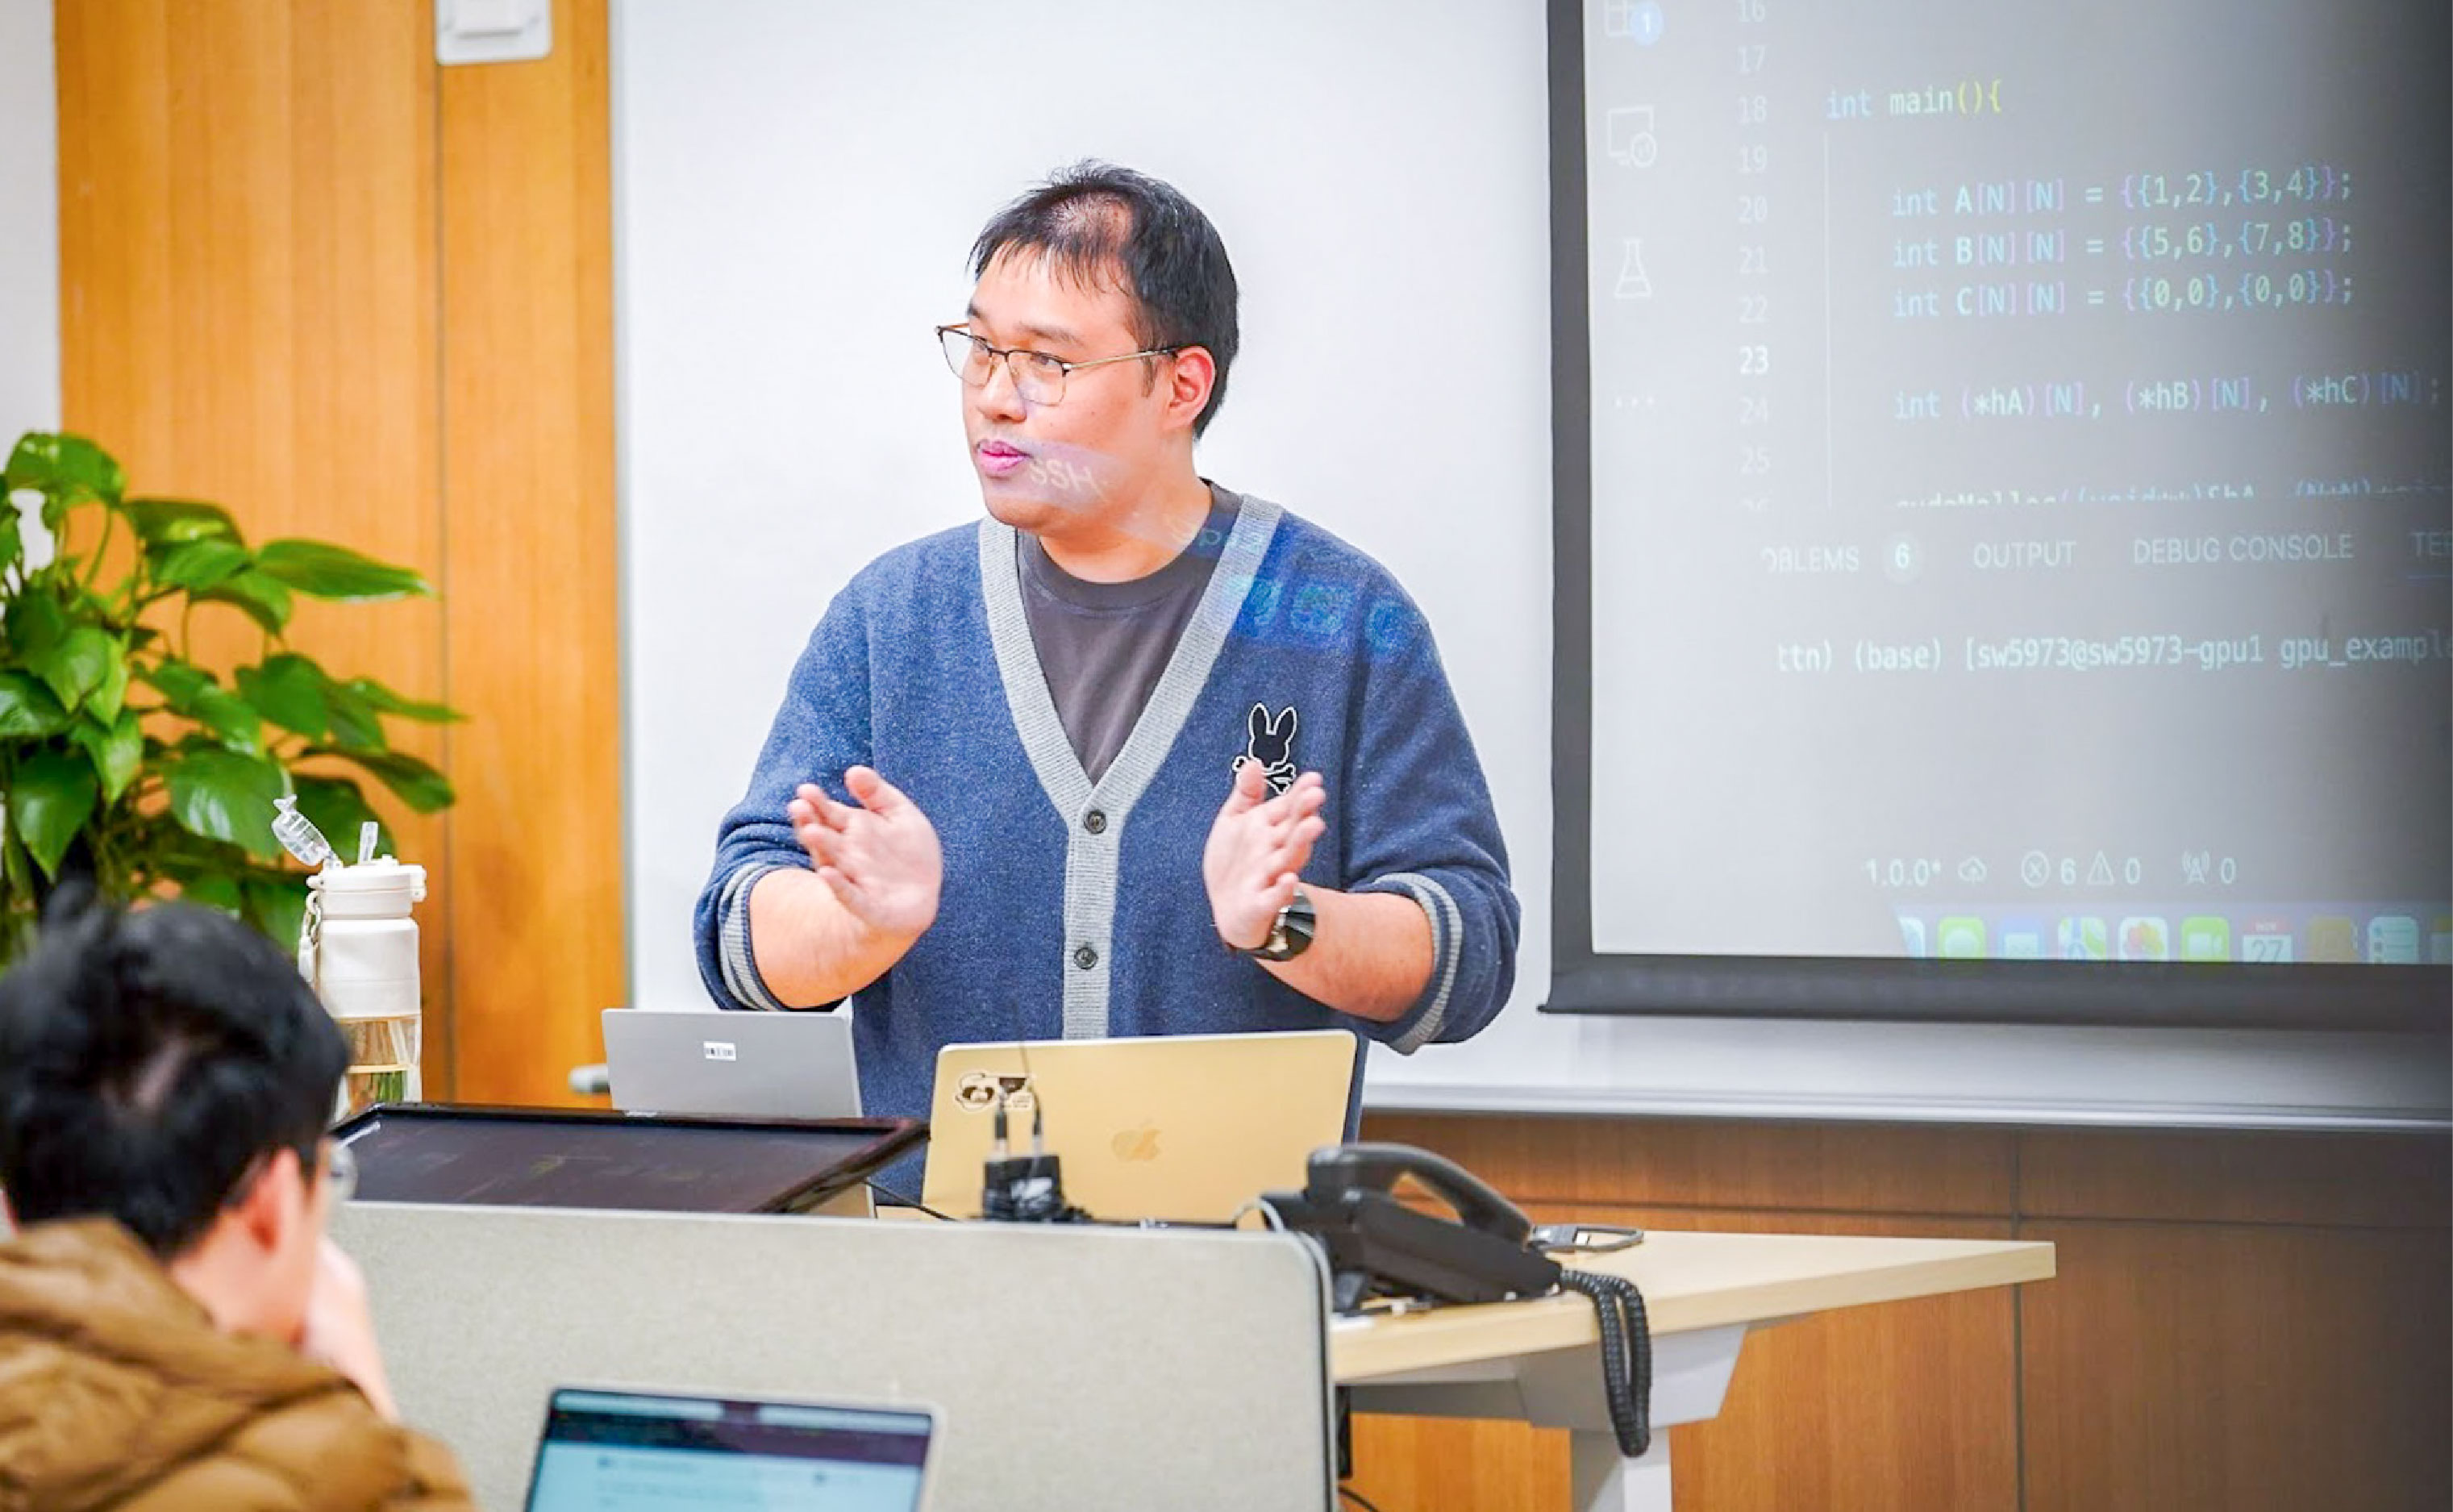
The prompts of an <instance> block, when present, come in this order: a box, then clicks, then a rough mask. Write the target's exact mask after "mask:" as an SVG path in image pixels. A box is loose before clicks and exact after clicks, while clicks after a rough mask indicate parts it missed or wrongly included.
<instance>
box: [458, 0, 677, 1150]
mask: <svg viewBox="0 0 2453 1512" xmlns="http://www.w3.org/2000/svg"><path fill="white" fill-rule="evenodd" d="M553 31H554V39H553V55H552V56H551V57H549V58H547V59H545V60H543V61H541V62H535V63H521V64H505V65H492V66H487V67H480V68H455V69H447V70H444V72H443V84H442V129H443V138H442V140H443V148H442V164H441V169H442V179H441V185H442V188H441V201H440V209H441V225H442V249H443V252H442V256H443V264H442V285H443V312H444V318H443V383H444V397H443V448H444V463H443V481H444V500H445V560H446V564H447V565H446V572H447V573H448V575H449V580H450V584H451V594H450V597H449V600H448V602H447V603H446V605H445V632H444V640H445V651H446V657H447V660H448V664H449V668H450V678H451V687H452V695H453V697H454V699H455V700H456V701H457V702H458V703H459V704H460V705H461V706H462V707H464V708H466V709H467V710H468V711H469V714H470V715H471V716H472V718H471V721H470V723H469V724H468V725H465V726H459V727H457V728H456V729H454V731H453V732H452V737H451V746H450V749H451V771H452V776H453V777H454V779H455V780H456V781H457V782H458V783H459V785H460V809H459V812H458V815H457V818H456V829H455V833H454V844H453V846H452V848H451V858H450V870H449V877H448V879H447V883H448V896H447V900H446V901H447V906H448V908H449V915H450V930H451V943H452V957H451V980H452V986H453V999H454V1003H455V1004H456V1005H457V1009H458V1013H457V1023H456V1028H457V1033H458V1040H457V1045H456V1048H457V1055H458V1058H457V1062H456V1066H455V1069H456V1073H457V1085H458V1088H459V1093H460V1095H461V1096H462V1097H463V1098H464V1099H466V1100H469V1101H471V1102H511V1103H553V1102H568V1101H569V1100H570V1099H569V1094H568V1090H567V1088H566V1086H565V1082H564V1078H565V1075H566V1073H567V1072H568V1069H569V1068H570V1067H571V1066H572V1065H574V1064H580V1063H582V1062H590V1061H599V1060H602V1059H603V1058H604V1049H603V1040H602V1037H601V1035H600V1033H599V1030H598V1025H597V1021H596V1015H597V1012H598V1010H600V1009H603V1008H607V1007H610V1006H613V1005H618V1004H620V1003H622V1002H624V1001H625V998H626V994H627V987H626V977H625V958H624V945H623V913H622V907H623V905H622V846H621V827H620V826H621V818H620V809H621V759H620V744H621V726H620V717H619V713H620V702H619V701H620V688H621V668H620V666H619V660H618V657H617V654H616V649H615V647H616V646H617V644H618V642H617V632H616V628H615V627H616V620H617V608H616V605H615V603H614V579H615V547H614V534H613V531H614V500H613V354H612V353H613V348H612V342H613V283H612V268H613V265H612V209H611V203H612V201H611V194H612V179H611V174H612V159H611V150H612V149H611V140H612V139H611V123H610V116H609V114H608V111H609V109H610V106H609V99H608V89H607V59H608V37H607V32H606V9H605V0H562V3H560V4H557V5H556V6H555V7H554V28H553ZM672 926H673V927H675V928H679V927H681V923H680V922H679V921H674V922H673V924H672Z"/></svg>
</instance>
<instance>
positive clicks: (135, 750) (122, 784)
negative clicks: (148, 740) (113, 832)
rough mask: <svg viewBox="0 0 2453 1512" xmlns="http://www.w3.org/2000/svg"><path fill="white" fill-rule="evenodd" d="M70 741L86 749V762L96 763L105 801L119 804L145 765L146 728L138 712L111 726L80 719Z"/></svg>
mask: <svg viewBox="0 0 2453 1512" xmlns="http://www.w3.org/2000/svg"><path fill="white" fill-rule="evenodd" d="M69 739H70V740H72V741H75V742H76V743H77V745H78V746H82V747H84V750H85V753H86V757H87V759H88V760H90V761H91V762H92V763H93V770H94V775H95V776H97V777H99V778H101V779H102V800H103V802H104V803H107V804H115V803H117V802H118V801H119V795H120V794H122V793H124V792H126V791H128V785H129V784H130V783H132V782H134V781H135V780H136V770H137V768H138V767H139V766H143V765H144V762H145V728H144V726H143V724H142V723H141V722H139V721H138V719H137V717H136V713H135V711H134V710H133V709H128V710H123V711H121V713H120V715H119V717H118V719H117V721H116V722H114V723H112V724H110V725H108V726H104V725H98V724H95V723H94V722H93V721H91V720H79V721H78V722H77V725H76V727H75V728H74V729H71V730H70V731H69Z"/></svg>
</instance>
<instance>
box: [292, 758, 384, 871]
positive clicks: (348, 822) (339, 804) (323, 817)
mask: <svg viewBox="0 0 2453 1512" xmlns="http://www.w3.org/2000/svg"><path fill="white" fill-rule="evenodd" d="M295 781H296V782H297V785H298V811H299V812H300V813H302V814H305V815H306V816H307V817H308V819H309V820H310V821H312V822H313V824H314V826H315V827H316V828H318V829H320V830H322V831H323V832H324V838H325V839H327V840H329V841H330V842H331V843H332V848H333V849H334V850H337V851H339V852H340V853H341V855H342V857H343V858H344V859H348V860H354V859H356V857H357V854H358V826H361V825H364V824H365V823H366V822H367V821H368V820H369V819H375V820H377V821H378V822H380V818H379V816H378V815H377V814H376V813H375V811H374V807H373V806H371V805H369V803H368V802H367V798H366V794H365V793H363V792H361V791H360V790H359V788H358V785H357V784H356V783H355V782H352V781H351V780H350V779H349V778H347V777H315V776H309V775H306V774H304V773H302V774H300V775H299V776H298V777H297V778H296V779H295ZM391 845H392V842H391V831H390V830H389V828H387V829H385V830H384V831H383V833H382V834H380V835H378V836H377V837H376V840H375V846H376V850H377V853H378V854H380V853H382V852H384V851H388V850H389V849H390V848H391Z"/></svg>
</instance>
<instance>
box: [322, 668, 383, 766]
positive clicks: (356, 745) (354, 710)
mask: <svg viewBox="0 0 2453 1512" xmlns="http://www.w3.org/2000/svg"><path fill="white" fill-rule="evenodd" d="M324 702H325V703H326V704H327V705H329V706H330V707H331V710H332V744H333V745H335V746H341V747H342V748H343V749H346V750H385V749H388V748H389V746H390V744H391V743H390V742H389V741H388V740H386V739H385V738H384V727H383V721H382V720H380V719H378V718H376V717H375V709H374V706H373V705H372V704H369V703H368V702H367V701H366V700H365V699H364V698H362V697H360V696H359V694H358V692H357V690H356V689H354V688H351V687H349V686H346V685H343V684H340V683H334V682H330V681H329V680H328V681H327V682H326V683H325V684H324Z"/></svg>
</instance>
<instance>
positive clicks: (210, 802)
mask: <svg viewBox="0 0 2453 1512" xmlns="http://www.w3.org/2000/svg"><path fill="white" fill-rule="evenodd" d="M167 765H168V766H169V771H168V773H167V776H168V780H169V783H170V817H171V818H173V819H175V820H177V821H178V822H179V827H180V828H182V829H185V830H186V831H187V832H188V833H189V834H191V835H194V836H196V837H198V838H199V839H203V840H224V841H228V842H229V843H230V844H232V845H234V846H238V847H239V848H241V849H243V850H245V851H247V852H248V853H249V855H253V856H261V857H263V858H264V859H265V860H267V861H272V860H276V859H278V858H279V857H280V856H282V855H283V854H285V852H284V851H283V850H282V848H281V842H279V841H277V840H275V839H273V838H272V816H273V814H274V813H275V811H276V810H275V809H274V808H273V800H275V799H277V798H280V797H282V796H283V795H285V794H286V793H288V792H289V778H288V777H286V776H284V775H283V773H282V770H281V768H280V767H279V766H274V765H273V764H272V763H271V762H269V761H266V760H264V759H263V758H261V757H256V756H243V755H241V754H239V753H238V752H237V751H230V750H218V749H214V748H212V747H209V746H207V747H202V748H190V749H188V750H184V751H181V752H179V753H177V754H176V755H174V756H172V757H170V759H169V761H168V763H167Z"/></svg>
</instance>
